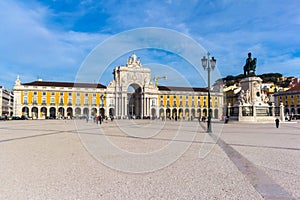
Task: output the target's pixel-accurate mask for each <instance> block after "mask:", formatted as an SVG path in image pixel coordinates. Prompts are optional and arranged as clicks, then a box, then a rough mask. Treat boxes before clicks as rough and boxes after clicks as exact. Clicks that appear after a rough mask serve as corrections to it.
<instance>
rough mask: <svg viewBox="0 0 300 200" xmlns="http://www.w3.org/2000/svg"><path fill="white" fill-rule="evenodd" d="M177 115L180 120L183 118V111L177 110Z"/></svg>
mask: <svg viewBox="0 0 300 200" xmlns="http://www.w3.org/2000/svg"><path fill="white" fill-rule="evenodd" d="M178 114H179V116H178V117H179V119H182V117H183V109H182V108H179V110H178Z"/></svg>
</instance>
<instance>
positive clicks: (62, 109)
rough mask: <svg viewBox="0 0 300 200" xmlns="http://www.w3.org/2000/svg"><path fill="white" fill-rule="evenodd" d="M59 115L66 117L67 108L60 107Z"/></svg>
mask: <svg viewBox="0 0 300 200" xmlns="http://www.w3.org/2000/svg"><path fill="white" fill-rule="evenodd" d="M58 117H60V118H63V117H65V109H64V108H63V107H60V108H58Z"/></svg>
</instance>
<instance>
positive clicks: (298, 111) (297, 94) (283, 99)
mask: <svg viewBox="0 0 300 200" xmlns="http://www.w3.org/2000/svg"><path fill="white" fill-rule="evenodd" d="M274 100H275V106H276V107H279V106H280V104H281V103H282V104H283V106H284V114H285V115H290V116H293V115H300V84H297V85H295V86H294V87H292V88H290V89H289V90H287V91H283V92H277V93H274Z"/></svg>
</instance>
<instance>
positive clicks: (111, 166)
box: [0, 120, 300, 199]
mask: <svg viewBox="0 0 300 200" xmlns="http://www.w3.org/2000/svg"><path fill="white" fill-rule="evenodd" d="M212 127H213V133H211V134H207V133H206V131H205V124H203V123H200V124H199V123H198V122H197V121H193V122H189V121H184V122H179V121H177V122H175V121H165V122H163V121H152V120H115V121H113V122H105V123H103V124H101V125H97V124H94V123H92V122H89V123H86V122H85V121H81V120H78V121H77V120H74V121H72V120H26V121H0V180H1V181H0V199H300V167H299V166H300V131H299V130H300V123H299V122H298V123H297V122H290V123H288V122H287V123H281V124H280V127H279V128H278V129H277V128H276V127H275V123H274V124H268V123H266V124H246V123H242V124H240V123H229V124H223V123H220V122H214V123H213V125H212ZM104 141H105V142H104ZM111 144H112V145H111ZM117 150H120V151H117Z"/></svg>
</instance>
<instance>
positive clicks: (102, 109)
mask: <svg viewBox="0 0 300 200" xmlns="http://www.w3.org/2000/svg"><path fill="white" fill-rule="evenodd" d="M99 113H100V115H101V116H102V117H104V116H105V109H104V108H100V112H99Z"/></svg>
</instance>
